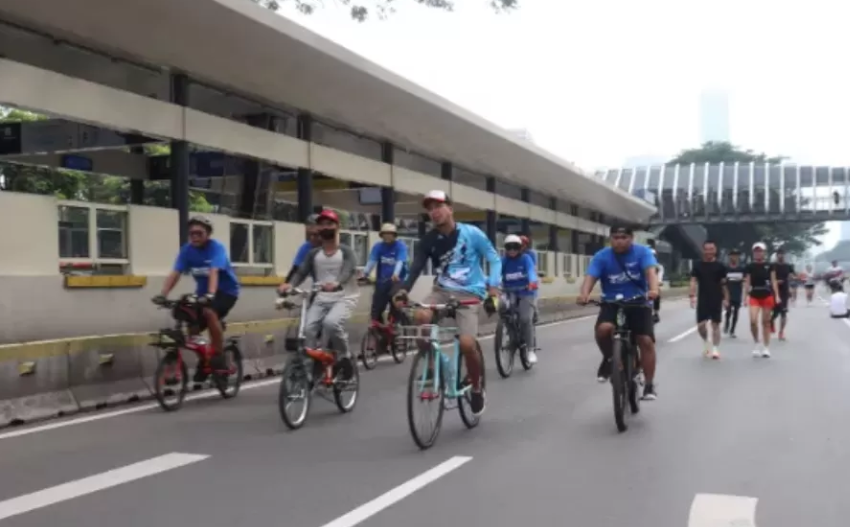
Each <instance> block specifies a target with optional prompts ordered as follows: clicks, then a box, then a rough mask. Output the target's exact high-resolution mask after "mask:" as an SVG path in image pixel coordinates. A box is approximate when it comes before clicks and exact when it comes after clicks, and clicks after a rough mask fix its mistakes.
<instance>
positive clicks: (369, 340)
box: [360, 302, 413, 370]
mask: <svg viewBox="0 0 850 527" xmlns="http://www.w3.org/2000/svg"><path fill="white" fill-rule="evenodd" d="M409 325H410V317H408V316H407V313H405V312H404V311H400V310H398V309H396V308H395V306H393V305H392V302H390V308H389V314H388V315H387V322H386V323H384V324H382V323H381V322H378V321H377V320H373V321H372V322H371V324H370V325H369V329H368V330H367V331H366V334H365V335H363V340H362V341H361V343H360V360H361V361H362V362H363V367H364V368H366V369H367V370H373V369H375V367H376V366H377V365H378V358H379V357H380V356H381V355H383V354H386V353H387V352H390V353H391V354H392V356H393V360H394V361H395V362H396V364H401V363H402V362H404V359H405V357H406V356H407V352H408V351H409V350H410V347H411V346H412V345H413V344H412V343H411V341H410V340H405V339H401V338H399V335H400V332H399V328H400V327H403V326H409Z"/></svg>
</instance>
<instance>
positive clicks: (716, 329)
mask: <svg viewBox="0 0 850 527" xmlns="http://www.w3.org/2000/svg"><path fill="white" fill-rule="evenodd" d="M697 286H699V288H697ZM724 305H729V290H728V289H727V288H726V266H724V265H723V264H722V263H720V262H718V261H717V245H715V244H714V242H713V241H706V242H705V243H703V244H702V261H701V262H697V263H696V264H694V267H693V269H692V270H691V307H692V308H693V307H696V309H697V330H698V331H699V335H700V337H702V341H703V354H704V355H705V356H706V357H708V356H709V355H711V358H712V359H719V358H720V351H718V349H717V346H719V345H720V321H721V319H722V314H723V306H724ZM709 321H711V337H712V338H711V340H709V338H708V327H707V325H708V322H709Z"/></svg>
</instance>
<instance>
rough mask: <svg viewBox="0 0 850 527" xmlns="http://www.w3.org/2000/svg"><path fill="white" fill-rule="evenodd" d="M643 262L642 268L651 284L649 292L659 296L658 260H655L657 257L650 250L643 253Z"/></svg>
mask: <svg viewBox="0 0 850 527" xmlns="http://www.w3.org/2000/svg"><path fill="white" fill-rule="evenodd" d="M641 260H642V261H641V266H642V267H643V272H644V275H645V276H646V281H647V283H648V284H649V292H650V293H654V294H655V296H658V269H657V267H658V260H656V259H655V255H654V254H652V251H650V250H649V249H646V250H645V251H643V256H642V257H641Z"/></svg>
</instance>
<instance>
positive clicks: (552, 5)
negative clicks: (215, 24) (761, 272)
mask: <svg viewBox="0 0 850 527" xmlns="http://www.w3.org/2000/svg"><path fill="white" fill-rule="evenodd" d="M370 1H371V0H363V2H364V3H366V4H367V5H369V2H370ZM456 1H457V4H458V5H457V6H456V9H455V11H454V12H452V13H445V12H442V11H438V10H433V9H428V8H424V7H421V6H419V5H417V4H416V3H415V2H414V1H413V0H395V3H396V4H397V5H398V11H397V12H396V13H395V14H393V15H391V16H390V17H389V18H388V19H387V20H379V19H377V18H375V19H373V20H370V21H367V22H365V23H362V24H361V23H357V22H354V21H352V20H351V19H350V18H349V16H348V11H347V9H346V8H345V7H344V6H342V5H341V4H339V3H337V2H334V1H332V0H328V1H326V2H323V3H324V8H322V9H319V10H317V11H316V12H315V13H314V14H313V15H310V16H307V15H301V14H299V13H296V12H295V11H294V9H292V8H291V4H288V3H286V2H284V8H283V9H282V14H284V16H287V17H289V18H292V19H293V20H295V21H297V22H298V23H300V24H302V25H304V26H306V27H308V28H310V29H312V30H314V31H316V32H318V33H320V34H322V35H323V36H325V37H327V38H330V39H331V40H334V41H336V42H337V43H339V44H341V45H343V46H345V47H347V48H349V49H351V50H352V51H354V52H356V53H358V54H360V55H363V56H365V57H366V58H368V59H370V60H372V61H374V62H376V63H378V64H380V65H381V66H384V67H386V68H387V69H390V70H393V71H395V72H396V73H398V74H400V75H402V76H405V77H407V78H409V79H410V80H412V81H414V82H416V83H418V84H420V85H422V86H424V87H426V88H428V89H429V90H431V91H433V92H436V93H439V94H440V95H442V96H444V97H446V98H448V99H450V100H452V101H454V102H456V103H458V104H460V105H461V106H464V107H466V108H468V109H469V110H471V111H473V112H475V113H478V114H479V115H481V116H483V117H485V118H486V119H488V120H490V121H492V122H494V123H496V124H498V125H500V126H503V127H505V128H524V129H527V130H528V131H529V132H530V133H531V134H532V136H533V138H534V141H535V142H536V143H537V144H538V145H540V146H541V147H543V148H546V149H548V150H550V151H552V152H554V153H556V154H557V155H559V156H561V157H562V158H564V159H567V160H570V161H573V162H575V163H577V164H578V165H580V166H582V167H584V168H586V169H596V168H601V167H615V166H620V165H621V164H622V163H623V162H624V161H625V160H626V159H628V158H630V157H634V156H646V155H651V156H658V157H660V158H667V157H672V156H673V155H675V154H676V153H677V152H678V151H680V150H681V149H683V148H689V147H694V146H697V145H698V142H699V96H700V93H701V92H702V91H704V90H722V91H725V92H726V93H728V95H729V101H730V130H731V132H730V135H731V140H732V142H733V143H735V144H737V145H740V146H742V147H745V148H750V149H753V150H757V151H765V152H767V153H769V154H771V155H785V156H789V157H790V158H791V159H792V160H793V161H796V162H798V163H801V164H820V165H850V151H848V145H850V126H847V123H850V97H848V86H850V82H848V81H850V68H846V67H844V65H846V63H847V59H846V54H847V50H848V45H847V41H846V27H842V25H844V24H846V22H845V21H846V20H847V19H848V15H850V4H847V3H843V2H840V1H839V0H829V1H825V0H813V1H809V2H806V3H805V4H804V3H803V2H801V1H799V0H787V1H785V2H767V1H765V0H747V1H746V2H741V1H740V0H738V1H732V0H714V1H712V2H706V1H704V0H644V1H641V2H635V1H634V0H596V1H593V2H588V1H586V0H580V1H579V0H520V6H521V7H520V9H519V10H518V11H515V12H512V13H510V14H497V13H494V12H493V11H492V10H491V9H490V8H489V7H488V2H487V1H486V0H456ZM842 4H843V5H842ZM832 227H833V228H832V229H831V232H830V235H829V236H828V237H827V239H826V240H825V242H826V245H831V244H833V243H834V242H835V241H836V240H837V237H838V229H837V228H835V226H832Z"/></svg>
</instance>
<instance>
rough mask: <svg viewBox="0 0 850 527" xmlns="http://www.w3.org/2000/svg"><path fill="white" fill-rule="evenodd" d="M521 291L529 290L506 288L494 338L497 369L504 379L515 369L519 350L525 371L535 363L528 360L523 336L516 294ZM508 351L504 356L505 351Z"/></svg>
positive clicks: (500, 304) (500, 305)
mask: <svg viewBox="0 0 850 527" xmlns="http://www.w3.org/2000/svg"><path fill="white" fill-rule="evenodd" d="M519 291H528V288H525V287H519V288H510V289H505V290H504V292H505V293H507V294H506V295H504V296H502V299H501V301H500V302H499V307H500V309H501V313H500V316H499V321H498V322H497V323H496V335H495V337H494V339H493V348H494V351H495V353H496V369H497V370H499V375H501V376H502V378H503V379H507V378H508V377H510V376H511V373H513V371H514V361H515V360H516V354H517V350H519V360H520V363H521V364H522V367H523V369H525V371H528V370H530V369H531V368H532V367H533V366H534V364H532V363H531V361H529V360H528V346H527V345H525V344H526V343H525V341H524V339H523V337H522V324H521V323H520V320H519V298H518V297H517V296H516V295H515V294H511V293H516V292H519ZM506 336H507V340H508V343H507V346H505V345H504V339H505V337H506ZM505 351H507V353H506V354H505V355H506V356H503V352H505Z"/></svg>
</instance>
